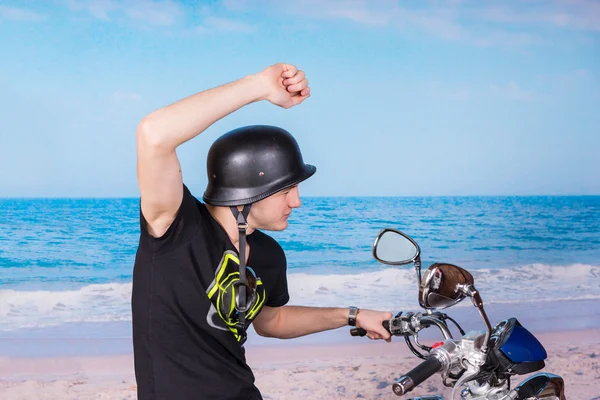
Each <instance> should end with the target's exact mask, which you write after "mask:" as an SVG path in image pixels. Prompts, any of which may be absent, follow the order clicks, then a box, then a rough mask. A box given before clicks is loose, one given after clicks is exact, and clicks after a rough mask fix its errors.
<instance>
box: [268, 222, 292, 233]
mask: <svg viewBox="0 0 600 400" xmlns="http://www.w3.org/2000/svg"><path fill="white" fill-rule="evenodd" d="M288 225H289V224H288V222H287V221H283V222H282V223H280V224H277V225H272V226H270V227H268V228H265V229H266V230H268V231H283V230H285V229H286V228H287V227H288Z"/></svg>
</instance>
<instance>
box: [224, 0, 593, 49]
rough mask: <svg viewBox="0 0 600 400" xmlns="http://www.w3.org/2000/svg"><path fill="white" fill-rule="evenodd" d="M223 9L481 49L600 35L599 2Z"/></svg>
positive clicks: (331, 1) (268, 1)
mask: <svg viewBox="0 0 600 400" xmlns="http://www.w3.org/2000/svg"><path fill="white" fill-rule="evenodd" d="M222 4H223V6H224V7H225V8H226V9H228V10H229V11H231V12H233V13H236V12H249V11H254V12H256V13H265V12H269V13H272V14H276V15H281V14H285V15H288V16H292V17H295V18H310V19H313V20H314V19H321V20H323V19H337V20H345V21H350V22H352V23H356V24H361V25H365V26H371V27H380V28H381V27H394V28H397V29H400V30H401V31H404V32H410V33H413V32H423V31H424V32H427V33H429V34H431V35H433V36H435V37H439V38H442V39H444V40H452V41H457V40H460V41H465V42H467V43H472V44H474V45H477V46H503V47H528V46H532V45H536V44H541V43H544V39H543V37H542V36H540V34H539V33H538V31H539V27H540V26H549V27H551V28H556V29H570V30H584V31H600V2H599V1H595V0H554V1H550V2H540V1H536V0H533V1H527V2H525V1H522V2H511V3H506V2H504V1H499V0H490V1H484V2H481V1H479V0H470V1H448V2H439V1H433V0H431V1H424V2H420V3H411V5H410V6H408V5H406V4H407V3H403V2H398V1H395V0H380V1H368V0H295V1H293V2H284V1H275V0H255V1H252V2H250V1H246V0H224V1H223V2H222ZM266 10H268V11H266ZM490 22H491V23H490Z"/></svg>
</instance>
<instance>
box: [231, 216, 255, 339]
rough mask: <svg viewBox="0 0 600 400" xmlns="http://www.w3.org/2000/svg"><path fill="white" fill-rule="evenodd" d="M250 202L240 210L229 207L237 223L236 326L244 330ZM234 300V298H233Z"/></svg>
mask: <svg viewBox="0 0 600 400" xmlns="http://www.w3.org/2000/svg"><path fill="white" fill-rule="evenodd" d="M250 207H252V204H246V205H244V208H243V209H242V212H240V211H239V210H238V208H237V206H232V207H230V209H231V212H232V213H233V216H234V217H235V219H236V220H237V224H238V241H239V243H238V246H239V248H240V252H239V253H240V285H239V286H238V306H239V309H238V323H237V328H238V329H242V330H245V322H246V311H248V310H246V229H248V220H247V218H248V214H249V213H250ZM234 301H235V299H234Z"/></svg>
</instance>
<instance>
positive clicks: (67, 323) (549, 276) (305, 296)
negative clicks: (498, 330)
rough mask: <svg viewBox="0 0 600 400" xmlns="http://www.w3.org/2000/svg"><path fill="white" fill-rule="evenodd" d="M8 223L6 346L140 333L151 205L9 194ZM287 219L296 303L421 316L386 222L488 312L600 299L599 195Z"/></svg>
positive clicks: (334, 206) (285, 239)
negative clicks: (138, 277)
mask: <svg viewBox="0 0 600 400" xmlns="http://www.w3.org/2000/svg"><path fill="white" fill-rule="evenodd" d="M0 216H1V218H0V337H1V338H13V339H15V338H17V339H18V338H26V337H44V336H54V337H61V336H64V334H65V332H69V335H70V337H84V338H85V337H96V338H101V337H114V336H115V335H120V336H123V337H127V335H130V325H129V323H130V321H131V315H130V310H131V309H130V296H131V278H132V267H133V261H134V257H135V252H136V249H137V244H138V239H139V199H0ZM289 223H290V224H289V227H288V229H287V230H285V231H282V232H267V233H269V234H271V235H272V236H273V237H274V238H275V239H277V240H278V241H279V243H280V244H281V246H282V247H283V248H284V250H285V252H286V254H287V258H288V282H289V289H290V295H291V301H290V304H296V305H312V306H342V307H345V306H348V305H350V304H352V305H358V306H360V307H363V308H365V307H370V308H376V309H382V310H401V309H407V310H408V309H412V310H414V309H416V308H417V306H418V303H417V287H416V278H415V272H414V268H413V267H412V266H401V267H391V266H387V265H383V264H380V263H377V262H376V261H375V260H374V259H373V257H372V253H371V249H372V245H373V242H374V239H375V237H376V236H377V234H378V233H379V232H380V230H381V229H383V228H395V229H398V230H401V231H403V232H405V233H407V234H408V235H410V236H411V237H413V238H414V239H415V240H416V241H417V243H418V244H419V246H420V247H421V252H422V261H423V268H424V269H425V268H427V267H428V266H429V265H430V264H431V263H433V262H448V263H453V264H457V265H460V266H462V267H464V268H466V269H468V270H469V271H471V272H472V273H473V275H474V277H475V284H476V287H477V288H478V289H479V291H480V292H481V294H482V297H483V299H484V302H485V303H486V304H512V303H514V304H516V305H518V304H521V303H524V302H539V303H543V302H552V301H572V300H586V301H589V300H597V299H600V196H582V197H577V196H570V197H553V196H540V197H373V198H367V197H339V198H337V197H335V198H334V197H332V198H320V197H314V198H304V199H303V206H302V207H301V208H300V209H297V210H295V211H294V212H293V214H292V215H291V217H290V219H289ZM463 303H464V304H466V302H463ZM463 303H461V304H463Z"/></svg>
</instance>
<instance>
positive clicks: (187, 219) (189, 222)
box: [140, 185, 202, 254]
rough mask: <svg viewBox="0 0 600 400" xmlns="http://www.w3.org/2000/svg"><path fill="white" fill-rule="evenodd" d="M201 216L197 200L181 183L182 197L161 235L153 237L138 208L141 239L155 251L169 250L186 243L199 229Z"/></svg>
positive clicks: (163, 251)
mask: <svg viewBox="0 0 600 400" xmlns="http://www.w3.org/2000/svg"><path fill="white" fill-rule="evenodd" d="M201 220H202V216H201V214H200V210H199V209H198V200H196V198H195V197H194V196H193V195H192V193H190V191H189V189H188V188H187V186H185V185H183V198H182V200H181V204H180V206H179V209H178V210H177V214H176V216H175V219H174V220H173V222H172V223H171V225H170V226H169V228H168V229H167V231H166V232H165V233H164V234H163V235H162V236H161V237H153V236H152V235H151V234H150V233H149V232H148V227H147V225H148V223H147V221H146V219H145V218H144V215H143V214H142V210H141V208H140V230H141V236H142V241H144V242H146V244H147V245H148V246H150V247H151V249H152V251H153V252H155V253H157V254H158V253H165V252H168V251H171V250H173V249H175V248H177V247H179V246H181V245H182V244H184V243H187V242H188V241H189V240H191V238H192V237H193V236H194V235H195V234H196V232H198V230H199V229H200V223H201Z"/></svg>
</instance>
